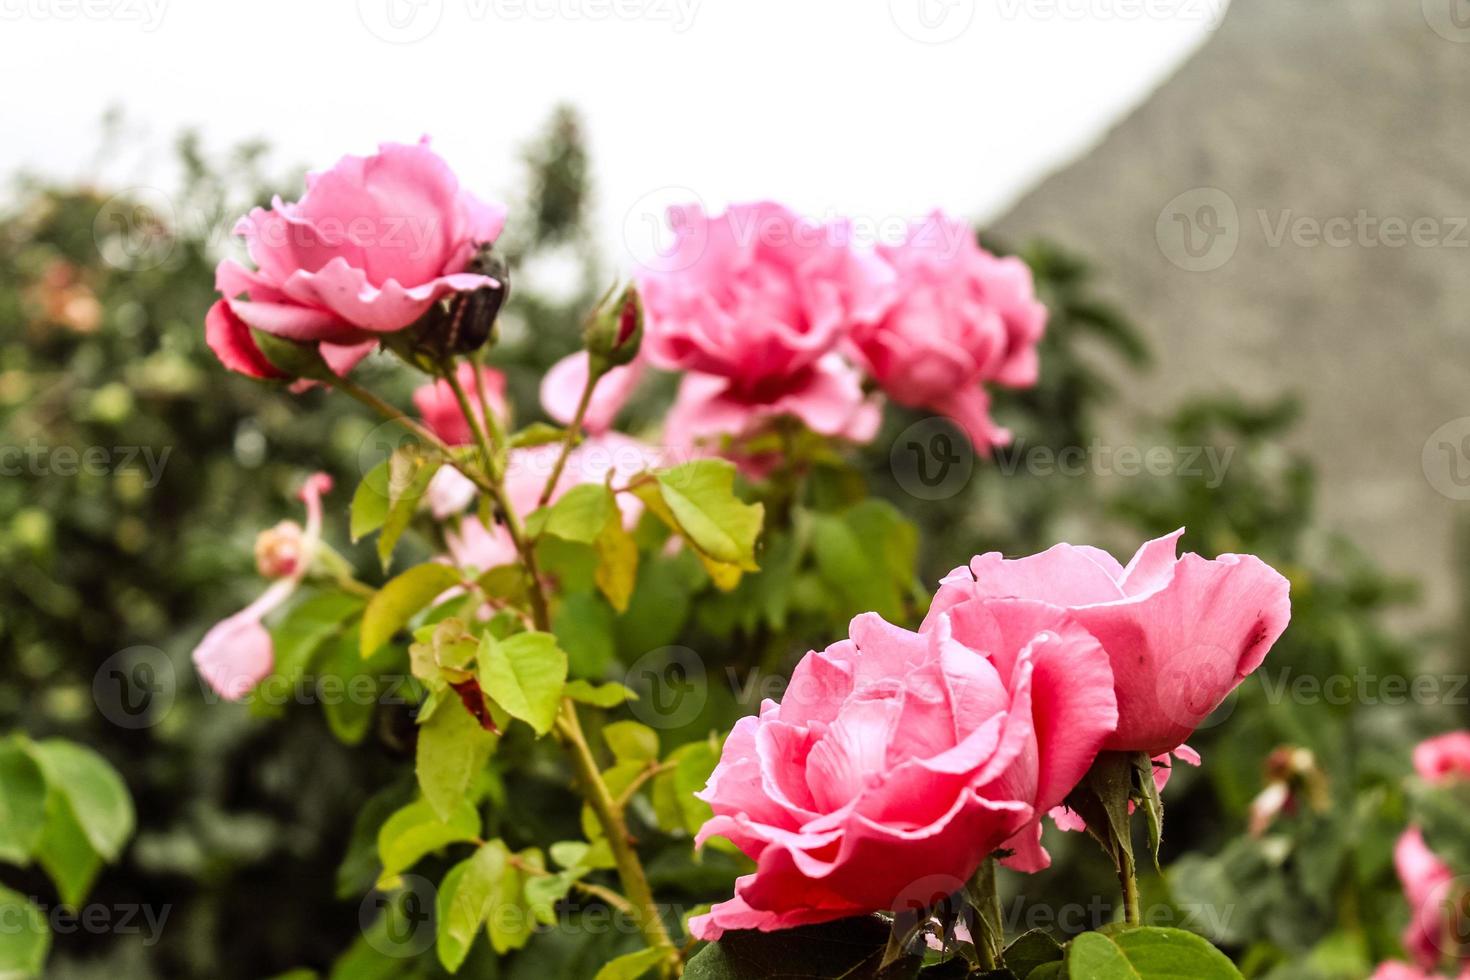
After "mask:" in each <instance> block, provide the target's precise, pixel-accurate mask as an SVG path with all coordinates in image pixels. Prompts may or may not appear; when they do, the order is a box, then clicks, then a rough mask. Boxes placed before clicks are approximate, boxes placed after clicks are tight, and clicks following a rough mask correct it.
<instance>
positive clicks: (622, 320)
mask: <svg viewBox="0 0 1470 980" xmlns="http://www.w3.org/2000/svg"><path fill="white" fill-rule="evenodd" d="M582 340H583V344H584V345H585V346H586V348H587V353H588V356H589V358H590V361H591V367H592V369H593V370H594V371H596V372H597V374H598V376H601V375H603V374H606V373H607V371H608V370H609V369H611V368H615V367H621V366H622V365H624V364H629V363H631V362H632V361H633V359H634V358H635V357H637V356H638V348H639V346H640V345H641V344H642V343H643V302H642V301H641V300H640V299H639V298H638V290H637V288H636V287H634V286H633V284H632V283H629V284H628V285H627V286H625V287H623V291H622V292H621V293H619V294H618V297H617V299H616V300H614V301H613V302H612V303H606V302H604V303H603V304H602V305H601V306H600V307H599V308H598V309H597V312H595V313H594V314H593V315H592V319H591V320H590V321H589V322H588V324H587V329H586V330H584V331H583V332H582Z"/></svg>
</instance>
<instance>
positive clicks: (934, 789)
mask: <svg viewBox="0 0 1470 980" xmlns="http://www.w3.org/2000/svg"><path fill="white" fill-rule="evenodd" d="M1043 620H1045V622H1043ZM1051 620H1052V617H1051V616H1050V614H1049V610H1047V609H1045V608H1044V607H1042V606H1040V605H1039V604H1036V603H1025V602H1014V601H991V600H976V601H973V602H966V603H959V604H956V606H955V607H954V608H953V609H952V610H951V611H950V612H949V613H947V614H944V615H941V616H939V617H937V619H936V621H935V622H934V624H933V625H932V628H931V629H930V630H929V632H927V633H911V632H909V631H908V630H904V629H899V628H898V627H896V626H891V625H889V624H888V623H886V622H884V621H883V620H882V618H880V617H879V616H878V615H876V614H874V613H865V614H864V615H861V616H859V617H857V618H856V619H854V620H853V622H852V628H851V639H849V640H845V641H843V642H841V643H836V644H833V645H832V646H830V647H828V648H827V649H826V650H825V651H821V652H812V653H809V654H807V656H806V657H805V658H803V660H802V661H801V663H800V664H799V665H798V666H797V668H796V670H795V672H794V673H793V674H792V677H791V683H790V686H789V687H788V688H787V692H786V697H785V699H784V701H783V702H782V703H781V704H777V703H776V702H774V701H769V700H768V701H766V702H765V703H764V704H762V705H761V710H760V715H759V716H758V717H747V718H742V719H741V720H740V721H739V722H738V723H737V724H736V726H735V728H734V730H733V731H732V732H731V733H730V737H729V738H728V739H727V740H726V742H725V746H724V750H723V753H722V756H721V759H720V763H719V765H718V766H717V767H716V768H715V771H714V773H713V774H712V775H711V776H710V779H709V783H708V785H707V786H706V787H705V789H704V791H703V792H702V793H701V794H699V796H700V798H701V799H703V800H706V801H707V802H708V803H709V804H710V806H711V807H712V808H713V810H714V816H713V817H712V818H711V819H710V820H709V822H707V823H706V824H705V825H704V827H703V828H702V829H701V830H700V832H699V835H698V837H697V838H696V842H697V843H702V842H703V841H705V840H706V839H708V838H709V837H711V836H713V835H721V836H724V837H727V838H729V839H730V840H731V841H732V842H734V843H735V845H736V846H738V847H739V848H740V849H741V850H742V851H744V852H745V853H746V854H747V855H749V856H750V857H751V858H752V859H754V860H755V862H756V871H755V873H754V874H751V875H747V876H745V877H743V878H741V879H740V880H739V881H738V882H737V883H736V886H735V896H734V897H733V898H732V899H730V900H729V901H726V902H722V903H720V904H719V905H716V906H715V907H714V908H713V909H711V910H710V913H709V914H708V915H704V916H696V917H694V918H692V919H691V920H690V922H689V926H690V930H691V932H692V933H693V934H694V935H695V936H698V937H700V938H703V939H716V938H718V937H719V936H720V935H721V934H722V933H723V932H724V931H725V930H726V929H762V930H774V929H784V928H789V927H791V926H796V925H803V924H807V923H816V922H825V921H828V920H832V919H838V918H843V917H846V916H851V915H859V914H863V913H868V912H874V911H878V910H884V909H889V910H907V909H910V908H912V907H914V905H915V904H916V903H928V902H930V901H932V900H933V899H934V898H935V897H936V896H937V895H941V894H948V893H949V892H951V891H954V890H956V889H958V888H959V887H960V886H961V885H962V884H963V883H964V882H965V881H966V880H967V879H968V878H969V877H970V876H971V875H972V874H973V873H974V871H975V869H976V868H977V867H978V866H979V864H980V862H981V861H982V860H983V859H984V858H985V857H986V856H987V855H988V854H990V853H991V852H993V851H995V850H996V849H997V848H1000V847H1002V846H1004V847H1009V848H1015V849H1017V851H1018V852H1019V853H1018V855H1017V857H1018V858H1023V859H1025V858H1031V859H1032V860H1033V861H1034V860H1035V858H1036V857H1037V852H1039V850H1040V849H1039V847H1038V846H1037V844H1036V838H1037V835H1038V833H1039V820H1040V817H1041V815H1042V814H1043V813H1045V812H1046V810H1047V809H1048V808H1050V807H1051V806H1054V805H1056V804H1058V803H1060V802H1061V800H1062V799H1063V798H1064V797H1065V796H1066V794H1067V793H1068V792H1069V791H1070V790H1071V789H1072V787H1073V786H1074V785H1075V784H1076V782H1077V781H1078V780H1079V779H1080V778H1081V777H1082V775H1083V774H1084V773H1085V772H1086V771H1087V769H1088V767H1089V766H1090V765H1091V764H1092V760H1093V757H1094V756H1095V755H1096V753H1097V750H1098V747H1099V746H1100V745H1101V744H1102V741H1103V739H1104V738H1105V737H1106V736H1107V734H1108V732H1110V731H1112V729H1113V725H1114V724H1115V723H1116V721H1117V710H1116V704H1115V702H1114V697H1113V690H1112V674H1111V671H1110V670H1109V668H1108V664H1107V659H1106V658H1105V657H1104V656H1103V655H1102V652H1101V651H1100V650H1099V649H1098V647H1097V643H1096V641H1095V640H1093V639H1092V638H1091V637H1090V636H1089V635H1088V634H1087V633H1086V632H1085V631H1083V630H1082V629H1081V628H1080V627H1078V626H1076V625H1075V624H1070V623H1062V624H1056V623H1054V622H1052V621H1051Z"/></svg>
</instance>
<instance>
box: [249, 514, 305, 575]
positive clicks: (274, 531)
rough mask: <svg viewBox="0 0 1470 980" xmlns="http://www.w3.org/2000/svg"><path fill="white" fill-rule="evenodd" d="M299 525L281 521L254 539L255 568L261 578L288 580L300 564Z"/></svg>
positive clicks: (300, 532)
mask: <svg viewBox="0 0 1470 980" xmlns="http://www.w3.org/2000/svg"><path fill="white" fill-rule="evenodd" d="M301 535H302V531H301V525H300V524H297V523H296V522H295V521H282V522H281V523H279V524H277V525H276V526H275V527H273V528H268V529H267V530H264V531H261V532H260V533H259V534H258V535H256V537H255V568H256V570H257V571H259V572H260V575H261V577H262V578H270V579H276V578H289V577H291V576H292V575H295V574H296V572H297V571H298V569H299V567H300V564H301Z"/></svg>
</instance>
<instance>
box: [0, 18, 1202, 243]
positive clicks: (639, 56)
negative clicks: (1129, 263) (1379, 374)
mask: <svg viewBox="0 0 1470 980" xmlns="http://www.w3.org/2000/svg"><path fill="white" fill-rule="evenodd" d="M1225 3H1226V0H979V2H977V0H845V2H844V0H0V91H3V92H4V93H5V96H4V98H3V101H0V175H8V174H10V173H13V172H14V171H15V170H16V169H17V168H18V167H27V168H31V169H39V170H44V171H45V172H48V173H51V174H54V175H59V176H65V175H82V174H84V173H86V172H87V171H86V168H87V167H88V166H89V164H90V162H91V161H92V159H93V153H92V151H93V150H94V149H95V148H96V145H97V125H96V124H97V121H98V119H99V118H100V115H101V112H102V110H103V109H104V108H105V107H106V106H108V105H112V104H119V105H121V106H122V107H123V108H124V109H125V110H126V111H127V113H128V115H129V116H130V117H131V118H132V120H133V122H134V123H140V122H141V123H143V124H145V125H146V127H147V131H148V134H149V136H150V140H149V142H148V145H149V146H150V147H151V150H150V151H149V152H146V153H142V154H139V155H137V156H136V157H130V158H128V159H125V160H121V161H112V163H111V166H110V168H109V170H108V171H107V172H106V176H108V177H109V178H111V179H112V180H113V181H115V182H116V183H119V184H129V185H133V184H145V185H153V186H162V187H164V188H165V189H166V188H167V187H168V182H169V179H170V177H169V172H168V167H167V164H168V160H169V156H170V152H169V138H170V137H171V136H172V135H173V134H174V133H175V132H176V131H177V130H178V129H179V128H181V127H183V126H185V125H197V126H199V127H201V128H202V130H203V132H204V134H205V137H206V140H207V142H208V144H209V145H210V146H213V147H223V146H226V145H228V144H229V143H231V142H233V141H235V140H238V139H242V138H247V137H264V138H267V139H268V140H269V141H270V142H271V143H272V144H273V145H274V146H275V147H276V148H277V159H278V160H279V161H282V162H304V163H308V164H310V165H311V166H313V167H323V166H326V165H328V164H330V163H331V162H332V161H333V160H335V159H336V158H337V157H338V156H339V155H341V154H342V153H344V152H357V153H361V152H367V151H369V150H371V148H372V147H373V146H374V145H375V144H376V143H377V142H378V141H379V140H383V139H397V140H411V139H415V138H417V137H418V136H419V135H420V134H422V133H428V134H430V135H432V136H433V138H434V144H435V146H436V148H437V149H438V150H439V152H440V153H442V154H443V155H444V156H445V157H446V158H447V159H448V160H449V162H450V164H451V165H452V166H453V167H454V168H455V169H456V170H457V171H458V172H459V173H460V175H461V177H462V178H463V179H464V180H465V182H466V183H467V184H469V185H470V186H471V187H472V188H474V189H475V190H476V191H477V192H480V193H482V194H483V195H485V196H492V197H493V196H498V195H501V194H503V193H504V192H506V191H509V190H510V189H512V188H514V187H515V186H516V184H517V180H518V176H519V173H520V171H519V169H518V167H517V166H516V155H517V151H518V149H519V148H520V147H521V146H522V145H523V144H524V142H525V141H526V139H527V138H528V137H529V136H531V135H532V134H533V133H535V132H536V130H537V129H538V127H539V125H540V124H541V122H542V121H543V120H544V119H545V118H546V116H547V114H548V112H549V110H550V108H551V106H553V105H554V104H555V103H557V102H560V101H569V102H571V103H573V104H575V105H576V106H578V107H579V108H580V109H581V110H582V111H583V114H584V117H585V119H586V121H587V125H588V127H589V136H590V141H591V146H592V153H593V167H594V169H593V176H594V181H595V185H596V193H597V207H598V218H599V227H600V228H602V229H603V230H604V237H605V243H606V244H607V246H608V247H609V248H610V249H613V250H615V252H614V254H621V255H622V257H623V259H624V262H623V264H627V259H628V257H629V255H630V254H631V255H632V256H635V257H636V256H637V255H638V254H641V251H642V250H643V249H645V248H648V247H652V246H653V245H654V244H655V243H654V242H653V241H651V240H650V239H649V236H650V235H651V232H649V231H648V228H649V225H648V223H647V222H648V216H649V215H650V214H652V213H655V212H657V213H661V212H662V209H663V206H664V205H665V204H667V203H669V202H670V201H672V200H674V199H676V198H677V199H688V198H690V197H691V196H698V197H699V198H700V199H703V200H704V201H705V202H706V203H708V204H710V205H716V204H720V203H723V202H727V201H730V200H741V199H752V198H768V197H769V198H775V199H778V200H782V201H784V202H786V203H788V204H790V205H792V206H793V207H795V208H796V209H797V210H799V211H803V212H805V213H808V214H810V215H813V216H823V215H836V214H838V213H843V214H849V215H856V216H859V220H864V219H866V220H869V221H871V222H873V223H874V226H875V227H880V228H881V227H882V226H884V225H886V224H887V223H889V222H892V221H896V220H901V219H904V218H908V217H913V216H918V215H922V214H924V213H926V212H928V211H929V210H930V209H932V208H934V207H936V206H937V207H943V208H944V209H946V210H948V211H951V212H954V213H956V214H961V215H967V216H974V217H984V216H987V215H990V214H994V213H996V212H997V211H999V210H1000V209H1001V208H1003V206H1004V205H1005V203H1006V202H1007V201H1009V200H1011V199H1012V198H1014V197H1015V196H1016V195H1018V194H1019V193H1021V192H1022V191H1024V190H1025V189H1026V187H1028V186H1029V185H1030V184H1031V183H1033V182H1034V181H1036V180H1037V179H1039V178H1040V177H1042V176H1044V175H1045V173H1046V172H1047V171H1048V170H1050V169H1052V168H1054V167H1056V166H1058V165H1060V164H1062V163H1065V162H1066V161H1067V160H1068V159H1070V158H1071V157H1072V156H1074V155H1075V154H1077V153H1079V152H1080V151H1081V150H1083V149H1085V148H1086V147H1087V146H1088V145H1089V144H1090V143H1091V142H1092V141H1094V140H1095V139H1097V138H1098V136H1099V135H1100V134H1101V133H1102V131H1103V130H1105V129H1106V128H1107V127H1108V126H1109V125H1110V124H1111V123H1112V122H1113V121H1115V120H1116V119H1117V118H1118V117H1119V116H1121V115H1122V114H1123V113H1125V112H1126V111H1127V110H1128V108H1130V107H1131V106H1132V105H1133V104H1135V103H1136V102H1137V101H1138V100H1140V99H1141V98H1142V97H1143V96H1144V95H1145V94H1146V93H1147V92H1148V91H1149V89H1150V88H1152V87H1153V86H1154V85H1155V84H1157V82H1158V81H1159V80H1160V79H1161V78H1162V77H1164V76H1166V75H1167V74H1168V73H1169V72H1170V71H1171V70H1172V69H1173V68H1174V67H1175V66H1176V65H1177V64H1178V63H1179V62H1180V61H1181V60H1182V59H1183V58H1184V57H1186V56H1187V55H1188V54H1189V53H1190V52H1191V51H1192V50H1193V49H1194V48H1195V47H1196V46H1197V45H1198V44H1200V43H1201V42H1202V41H1203V40H1204V39H1205V38H1206V37H1207V35H1208V33H1209V31H1210V30H1211V29H1212V28H1213V27H1214V26H1216V24H1217V23H1218V20H1219V18H1220V16H1221V15H1222V12H1223V7H1224V4H1225ZM384 38H388V40H385V39H384ZM512 220H513V216H512Z"/></svg>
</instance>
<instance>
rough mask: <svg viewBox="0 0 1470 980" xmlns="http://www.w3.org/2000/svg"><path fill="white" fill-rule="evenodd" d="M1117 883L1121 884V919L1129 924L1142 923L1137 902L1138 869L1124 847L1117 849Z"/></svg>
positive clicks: (1136, 924)
mask: <svg viewBox="0 0 1470 980" xmlns="http://www.w3.org/2000/svg"><path fill="white" fill-rule="evenodd" d="M1118 883H1119V884H1120V885H1122V886H1123V921H1124V922H1126V923H1128V924H1129V925H1130V926H1138V925H1142V924H1143V917H1142V915H1141V914H1140V912H1139V904H1138V871H1137V869H1136V868H1135V867H1134V862H1133V855H1132V854H1130V853H1128V851H1127V850H1126V849H1123V848H1119V850H1118Z"/></svg>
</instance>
